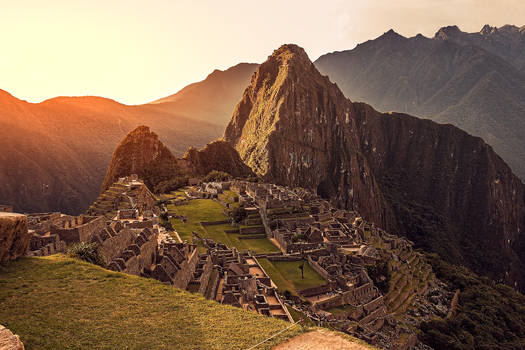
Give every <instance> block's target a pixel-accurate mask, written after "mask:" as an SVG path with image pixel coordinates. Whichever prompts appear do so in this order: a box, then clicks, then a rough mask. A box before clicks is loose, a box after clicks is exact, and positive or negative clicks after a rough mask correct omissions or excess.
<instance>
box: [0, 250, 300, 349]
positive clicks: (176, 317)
mask: <svg viewBox="0 0 525 350" xmlns="http://www.w3.org/2000/svg"><path fill="white" fill-rule="evenodd" d="M0 320H1V323H2V324H3V325H5V326H6V327H8V328H9V329H11V330H12V331H13V332H14V333H16V334H18V335H20V337H21V339H22V341H23V342H24V344H25V346H26V349H45V350H49V349H178V350H196V349H201V350H204V349H211V350H220V349H225V350H226V349H246V348H247V347H249V346H251V345H254V344H256V343H257V342H259V341H261V340H263V339H265V338H267V337H268V336H270V335H271V334H274V333H276V332H278V331H279V330H281V329H283V328H285V327H287V326H289V325H290V324H289V323H286V322H284V321H280V320H277V319H274V318H269V317H265V316H261V315H258V314H256V313H254V312H247V311H243V310H242V309H240V308H235V307H232V306H226V305H220V304H218V303H216V302H214V301H209V300H205V299H204V298H203V297H202V296H200V295H198V294H191V293H188V292H184V291H181V290H178V289H176V288H173V287H171V286H166V285H164V284H162V283H160V282H158V281H155V280H153V279H146V278H141V277H136V276H131V275H126V274H122V273H117V272H112V271H108V270H104V269H102V268H100V267H97V266H94V265H91V264H87V263H84V262H80V261H78V260H73V259H70V258H66V257H65V256H63V255H54V256H50V257H45V258H23V259H19V260H17V261H15V262H11V263H9V264H7V265H6V266H3V267H2V266H0ZM300 332H301V328H300V327H294V328H292V329H290V330H289V331H286V332H285V333H284V334H283V335H280V336H278V338H277V339H276V340H273V341H270V342H269V343H265V345H261V346H260V347H258V348H257V349H270V348H271V347H272V346H274V345H275V344H277V343H280V342H282V341H284V340H285V339H287V338H289V337H291V336H294V335H297V334H298V333H300Z"/></svg>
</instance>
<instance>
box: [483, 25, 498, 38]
mask: <svg viewBox="0 0 525 350" xmlns="http://www.w3.org/2000/svg"><path fill="white" fill-rule="evenodd" d="M497 31H498V28H496V27H491V26H490V25H488V24H485V25H484V26H483V28H481V30H480V32H479V33H480V34H481V35H488V34H493V33H495V32H497Z"/></svg>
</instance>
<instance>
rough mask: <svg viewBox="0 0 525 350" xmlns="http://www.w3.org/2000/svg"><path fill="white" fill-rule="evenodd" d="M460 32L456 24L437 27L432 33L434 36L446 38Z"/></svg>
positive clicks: (441, 38)
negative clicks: (434, 32)
mask: <svg viewBox="0 0 525 350" xmlns="http://www.w3.org/2000/svg"><path fill="white" fill-rule="evenodd" d="M461 33H462V31H461V29H459V27H458V26H457V25H452V26H446V27H441V28H439V30H438V31H437V32H436V34H435V35H434V38H435V39H440V40H447V39H449V38H450V37H453V36H456V35H458V34H461Z"/></svg>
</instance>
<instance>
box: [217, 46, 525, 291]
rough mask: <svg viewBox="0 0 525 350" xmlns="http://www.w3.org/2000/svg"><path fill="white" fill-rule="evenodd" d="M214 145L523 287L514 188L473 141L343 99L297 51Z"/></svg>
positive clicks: (282, 58) (266, 72)
mask: <svg viewBox="0 0 525 350" xmlns="http://www.w3.org/2000/svg"><path fill="white" fill-rule="evenodd" d="M224 138H225V140H227V141H229V142H231V143H232V144H234V145H235V148H236V149H237V150H238V151H239V154H240V156H241V158H242V159H243V160H244V161H245V162H246V163H247V164H248V165H249V166H250V167H251V168H252V169H253V170H254V172H255V173H256V174H257V175H260V176H262V177H263V178H264V179H265V180H267V181H270V182H276V183H280V184H284V185H288V186H303V187H307V188H310V189H313V190H316V191H317V192H318V193H319V194H321V195H322V196H324V197H326V198H330V199H331V200H332V202H334V203H335V204H338V205H342V206H344V207H346V208H351V209H356V210H357V211H359V212H360V213H361V214H362V215H363V216H364V217H365V218H366V219H368V220H370V221H373V222H375V223H376V224H379V225H381V226H383V227H384V228H385V229H387V230H390V231H392V232H395V233H398V234H403V235H406V236H408V237H409V238H410V239H412V240H415V241H416V243H417V244H418V245H419V246H421V247H424V248H427V249H430V250H433V251H436V252H438V253H440V254H441V255H442V256H443V257H444V258H445V259H447V260H449V261H452V262H454V263H459V264H465V265H467V266H469V267H470V268H472V269H473V270H475V271H477V272H481V273H483V274H486V275H489V276H490V277H492V278H494V279H498V280H499V279H501V280H505V281H506V282H507V283H509V284H512V285H515V286H518V287H519V288H523V287H524V286H525V276H524V274H523V267H524V262H525V256H523V252H522V250H520V247H522V246H523V242H524V238H523V234H522V232H521V231H522V230H523V228H524V227H525V189H524V186H523V184H522V183H521V181H520V180H519V179H518V178H517V177H516V176H514V175H513V174H512V172H511V170H510V169H509V167H508V166H507V165H506V164H505V163H504V161H503V160H502V159H501V158H500V157H499V156H497V155H496V154H495V153H494V152H493V150H492V148H491V147H490V146H488V145H487V144H485V143H484V142H483V140H481V139H480V138H477V137H472V136H470V135H468V134H467V133H465V132H463V131H461V130H460V129H458V128H456V127H453V126H451V125H440V124H436V123H434V122H432V121H429V120H421V119H418V118H414V117H410V116H408V115H404V114H398V113H388V114H383V113H379V112H377V111H376V110H374V109H373V108H372V107H370V106H368V105H366V104H361V103H352V102H351V101H350V100H348V99H346V98H345V97H344V95H343V93H342V92H341V91H340V90H339V88H338V87H337V85H335V84H333V83H331V82H330V81H329V80H328V78H327V77H324V76H322V75H321V74H320V73H319V72H318V71H317V70H316V68H315V66H314V65H313V64H312V63H311V62H310V60H309V59H308V56H307V55H306V53H305V52H304V50H302V49H301V48H299V47H298V46H295V45H283V46H282V47H281V48H279V49H278V50H276V51H275V52H274V53H273V55H272V56H270V57H269V58H268V60H267V61H266V62H265V63H263V64H262V65H261V66H260V67H259V69H258V71H257V72H256V74H255V75H254V76H253V77H252V81H251V84H250V86H249V87H248V88H247V89H246V90H245V92H244V95H243V99H242V100H241V102H239V104H238V105H237V108H236V111H235V113H234V116H233V118H232V121H231V122H230V124H229V125H228V127H227V129H226V131H225V135H224Z"/></svg>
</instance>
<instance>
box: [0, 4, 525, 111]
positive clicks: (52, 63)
mask: <svg viewBox="0 0 525 350" xmlns="http://www.w3.org/2000/svg"><path fill="white" fill-rule="evenodd" d="M329 3H332V4H330V6H328V5H329ZM259 4H260V5H259ZM476 5H479V6H476ZM481 5H482V6H481ZM524 18H525V2H524V1H520V0H508V1H501V2H496V1H491V2H489V1H474V0H442V1H437V0H430V1H408V0H403V1H383V0H375V1H370V0H359V1H318V2H317V1H315V2H314V1H286V2H283V1H265V2H264V6H262V3H259V2H253V1H121V0H119V1H116V0H113V1H98V0H93V1H89V2H87V1H86V2H79V1H57V0H54V1H46V2H42V1H17V2H13V1H5V0H4V2H3V5H2V11H1V13H0V30H1V32H2V39H1V40H2V55H1V59H0V76H1V77H2V84H0V89H3V90H6V91H8V92H9V93H11V94H13V95H14V96H16V97H18V98H20V99H25V100H28V101H31V102H40V101H42V100H45V99H48V98H51V97H54V96H60V95H98V96H104V97H109V98H112V99H115V100H117V101H120V102H123V103H126V104H139V103H146V102H150V101H152V100H155V99H158V98H161V97H164V96H167V95H170V94H172V93H175V92H176V91H177V90H179V89H180V88H182V87H184V86H185V85H187V84H189V83H192V82H195V81H199V80H202V79H204V78H205V77H206V76H207V75H208V74H209V73H211V72H212V71H213V70H214V69H226V68H228V67H230V66H233V65H235V64H237V63H239V62H262V61H264V60H265V59H266V57H267V56H268V55H270V54H271V53H272V51H273V50H274V49H276V48H277V47H279V46H280V45H281V44H283V43H296V44H298V45H300V46H302V47H304V48H305V50H306V51H307V53H308V55H309V56H310V58H311V59H312V60H315V59H317V58H318V57H319V56H320V55H322V54H324V53H327V52H331V51H335V50H345V49H351V48H353V47H354V46H355V45H356V44H357V43H360V42H363V41H366V40H369V39H373V38H375V37H377V36H379V35H381V34H382V33H384V32H386V31H387V30H388V29H390V28H393V29H394V30H395V31H396V32H398V33H400V34H402V35H405V36H414V35H416V34H417V33H422V34H423V35H425V36H433V35H434V33H435V32H436V31H437V30H438V29H439V27H441V26H444V25H449V24H457V25H458V26H459V27H460V28H461V29H462V30H463V31H469V32H472V31H479V30H480V29H481V27H482V26H483V25H484V24H490V25H495V26H501V25H504V24H515V25H518V26H522V25H524V24H525V23H523V21H524Z"/></svg>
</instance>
